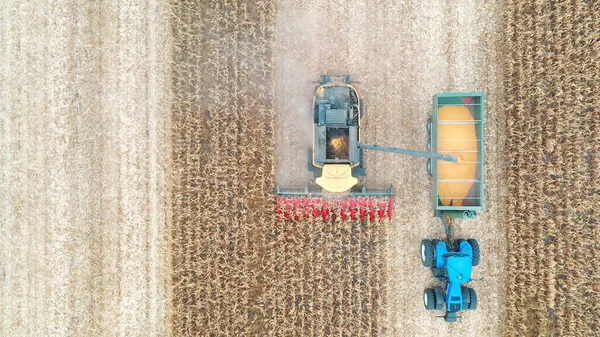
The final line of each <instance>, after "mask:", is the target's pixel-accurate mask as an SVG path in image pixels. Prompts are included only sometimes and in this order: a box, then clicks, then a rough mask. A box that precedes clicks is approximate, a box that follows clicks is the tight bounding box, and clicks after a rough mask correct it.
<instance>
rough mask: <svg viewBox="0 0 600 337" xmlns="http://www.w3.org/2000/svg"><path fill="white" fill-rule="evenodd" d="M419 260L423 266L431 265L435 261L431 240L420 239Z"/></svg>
mask: <svg viewBox="0 0 600 337" xmlns="http://www.w3.org/2000/svg"><path fill="white" fill-rule="evenodd" d="M421 262H423V265H424V266H425V267H433V264H434V263H435V247H434V246H433V243H432V242H431V240H427V239H425V240H423V241H421Z"/></svg>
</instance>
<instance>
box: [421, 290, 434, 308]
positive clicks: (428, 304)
mask: <svg viewBox="0 0 600 337" xmlns="http://www.w3.org/2000/svg"><path fill="white" fill-rule="evenodd" d="M423 304H424V305H425V310H434V309H435V307H436V303H435V290H434V289H433V288H427V289H425V291H424V292H423Z"/></svg>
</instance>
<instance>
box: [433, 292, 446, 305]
mask: <svg viewBox="0 0 600 337" xmlns="http://www.w3.org/2000/svg"><path fill="white" fill-rule="evenodd" d="M433 290H434V292H435V310H442V309H444V304H446V296H445V294H444V290H443V289H442V288H440V287H435V288H433Z"/></svg>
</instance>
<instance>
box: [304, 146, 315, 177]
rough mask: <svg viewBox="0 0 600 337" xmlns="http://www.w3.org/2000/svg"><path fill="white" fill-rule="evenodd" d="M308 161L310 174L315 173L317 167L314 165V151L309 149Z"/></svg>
mask: <svg viewBox="0 0 600 337" xmlns="http://www.w3.org/2000/svg"><path fill="white" fill-rule="evenodd" d="M306 159H307V168H308V172H314V170H315V166H314V165H313V151H312V149H310V148H309V149H308V154H307V156H306Z"/></svg>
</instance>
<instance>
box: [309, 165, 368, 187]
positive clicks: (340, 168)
mask: <svg viewBox="0 0 600 337" xmlns="http://www.w3.org/2000/svg"><path fill="white" fill-rule="evenodd" d="M316 183H317V184H318V185H319V186H321V187H322V188H323V189H324V190H325V191H328V192H333V193H341V192H346V191H348V190H350V189H351V188H352V187H354V185H356V184H358V179H357V178H355V177H353V176H352V168H351V167H350V165H348V164H325V165H324V166H323V175H321V176H320V177H318V178H317V179H316Z"/></svg>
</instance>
